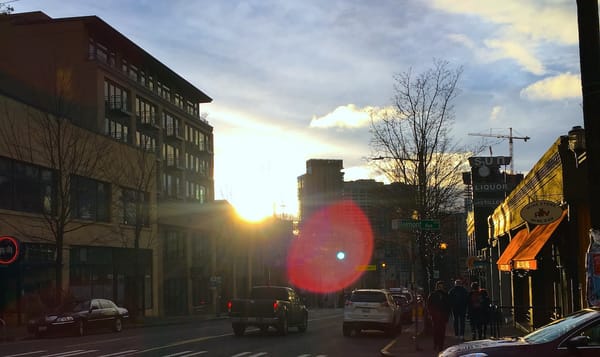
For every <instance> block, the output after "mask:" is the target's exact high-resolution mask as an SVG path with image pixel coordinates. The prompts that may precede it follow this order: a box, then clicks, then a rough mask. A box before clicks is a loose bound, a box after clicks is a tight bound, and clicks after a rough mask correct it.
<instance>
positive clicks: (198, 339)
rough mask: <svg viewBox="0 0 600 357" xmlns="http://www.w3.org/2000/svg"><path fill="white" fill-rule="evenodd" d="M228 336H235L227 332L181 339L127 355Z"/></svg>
mask: <svg viewBox="0 0 600 357" xmlns="http://www.w3.org/2000/svg"><path fill="white" fill-rule="evenodd" d="M227 336H233V333H226V334H223V335H215V336H205V337H199V338H194V339H191V340H184V341H179V342H176V343H171V344H169V345H164V346H158V347H153V348H148V349H146V350H141V351H137V352H132V353H130V354H127V356H130V355H132V354H136V355H137V354H142V353H146V352H152V351H158V350H163V349H165V348H169V347H176V346H181V345H187V344H188V343H195V342H202V341H208V340H212V339H215V338H222V337H227Z"/></svg>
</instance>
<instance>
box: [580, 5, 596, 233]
mask: <svg viewBox="0 0 600 357" xmlns="http://www.w3.org/2000/svg"><path fill="white" fill-rule="evenodd" d="M577 25H578V28H579V62H580V66H581V90H582V94H583V124H584V128H585V145H586V151H587V161H588V185H589V190H590V197H593V198H597V197H600V182H599V180H598V177H597V174H598V169H599V168H600V145H599V143H598V141H597V138H598V137H599V135H600V127H599V124H598V116H599V115H600V68H599V67H598V64H599V63H600V35H599V34H598V32H599V31H600V30H599V26H598V1H597V0H577ZM589 209H590V224H591V228H592V229H600V208H599V207H598V205H596V204H590V205H589Z"/></svg>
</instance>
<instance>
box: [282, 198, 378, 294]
mask: <svg viewBox="0 0 600 357" xmlns="http://www.w3.org/2000/svg"><path fill="white" fill-rule="evenodd" d="M339 252H343V253H344V258H343V259H339V257H338V253H339ZM372 254H373V232H372V230H371V225H370V223H369V219H368V218H367V216H366V215H365V214H364V213H363V211H362V210H361V209H360V207H358V206H357V205H356V204H355V203H354V202H352V201H341V202H339V203H336V204H333V205H330V206H328V207H326V208H323V209H321V210H319V211H317V212H316V213H315V214H314V215H312V216H311V217H310V218H309V219H308V220H307V221H305V222H304V224H303V225H302V227H301V229H300V235H299V236H298V237H297V238H295V239H294V241H293V242H292V245H291V247H290V250H289V253H288V257H287V271H288V277H289V280H290V282H291V283H292V284H293V285H294V286H296V287H298V288H300V289H304V290H308V291H312V292H317V293H327V292H334V291H339V290H341V289H343V288H345V287H347V286H348V285H350V284H352V283H353V282H354V281H356V280H357V279H358V278H360V276H361V274H362V273H363V272H362V271H360V270H359V269H358V267H359V266H364V265H367V264H369V262H370V261H371V255H372Z"/></svg>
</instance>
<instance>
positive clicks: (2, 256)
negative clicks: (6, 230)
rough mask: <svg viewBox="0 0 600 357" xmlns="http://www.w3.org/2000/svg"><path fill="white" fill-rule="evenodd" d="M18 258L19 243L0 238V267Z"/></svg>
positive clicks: (13, 239) (10, 239) (5, 237)
mask: <svg viewBox="0 0 600 357" xmlns="http://www.w3.org/2000/svg"><path fill="white" fill-rule="evenodd" d="M17 258H19V241H17V239H15V238H13V237H9V236H3V237H0V265H8V264H11V263H13V262H14V261H15V260H17Z"/></svg>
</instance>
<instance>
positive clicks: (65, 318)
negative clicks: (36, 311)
mask: <svg viewBox="0 0 600 357" xmlns="http://www.w3.org/2000/svg"><path fill="white" fill-rule="evenodd" d="M69 321H73V317H71V316H63V317H59V318H58V319H56V322H69Z"/></svg>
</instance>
